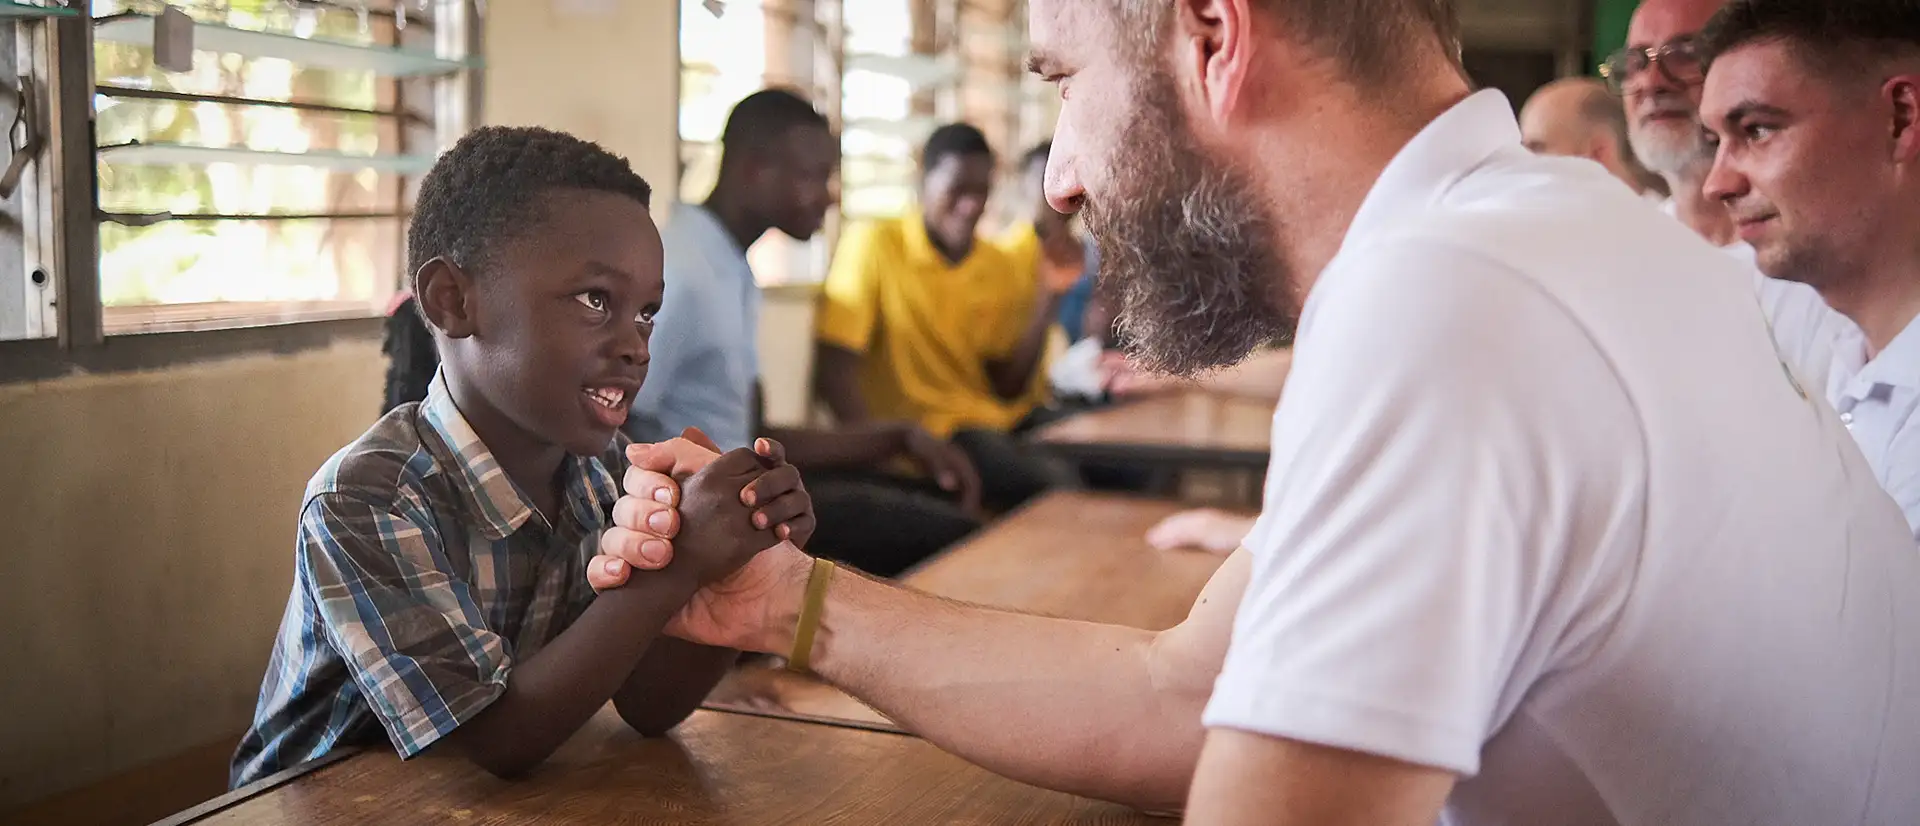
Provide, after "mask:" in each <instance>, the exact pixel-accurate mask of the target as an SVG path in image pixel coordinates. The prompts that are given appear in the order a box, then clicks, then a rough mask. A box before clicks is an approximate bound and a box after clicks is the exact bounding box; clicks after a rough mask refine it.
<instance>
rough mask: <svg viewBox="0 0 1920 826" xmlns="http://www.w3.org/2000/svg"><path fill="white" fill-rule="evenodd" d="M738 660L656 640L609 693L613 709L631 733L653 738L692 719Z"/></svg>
mask: <svg viewBox="0 0 1920 826" xmlns="http://www.w3.org/2000/svg"><path fill="white" fill-rule="evenodd" d="M739 660H740V652H738V651H735V650H733V649H731V648H714V647H712V646H706V645H697V644H695V643H690V642H687V641H685V640H677V639H674V638H672V637H661V638H659V639H657V640H654V642H653V645H651V646H649V647H648V648H647V653H646V655H645V656H642V657H641V658H640V664H639V665H636V666H634V669H633V673H632V674H630V675H629V676H628V677H627V680H626V682H625V683H623V684H621V686H620V689H619V690H618V691H616V692H615V693H614V695H613V706H614V708H616V709H619V711H620V719H622V720H625V721H627V725H630V726H632V727H633V730H634V731H637V732H640V733H641V734H642V735H644V736H647V737H659V736H661V735H663V734H666V733H667V732H668V731H669V730H671V729H672V728H673V727H674V726H677V725H680V723H681V722H682V721H684V720H686V719H687V717H688V715H691V714H693V712H694V710H695V709H698V708H699V707H700V703H701V702H702V701H704V700H705V699H706V698H707V694H709V693H711V692H712V691H713V687H714V686H715V685H717V684H719V682H720V679H721V678H722V677H725V676H726V675H727V670H728V669H731V668H732V667H733V666H734V664H735V663H737V662H739Z"/></svg>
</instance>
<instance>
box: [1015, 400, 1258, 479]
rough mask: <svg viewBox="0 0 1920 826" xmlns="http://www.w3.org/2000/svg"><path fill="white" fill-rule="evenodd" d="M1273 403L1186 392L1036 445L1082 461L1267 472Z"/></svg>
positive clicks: (1082, 424) (1079, 419)
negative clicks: (1041, 445)
mask: <svg viewBox="0 0 1920 826" xmlns="http://www.w3.org/2000/svg"><path fill="white" fill-rule="evenodd" d="M1277 403H1278V402H1277V401H1276V400H1274V399H1269V398H1264V397H1258V396H1244V395H1234V394H1228V393H1219V392H1213V391H1207V390H1183V391H1179V392H1174V393H1169V394H1166V395H1162V396H1153V397H1149V398H1145V399H1141V400H1139V401H1132V402H1123V403H1121V404H1118V405H1115V406H1113V407H1107V408H1102V409H1099V410H1093V411H1089V412H1086V413H1081V414H1078V415H1075V416H1073V417H1070V418H1068V419H1065V420H1063V421H1060V422H1057V423H1055V424H1052V425H1049V426H1047V427H1045V428H1043V429H1041V431H1040V433H1039V441H1040V442H1041V443H1042V444H1044V445H1046V446H1047V447H1048V448H1049V449H1050V450H1052V451H1053V452H1054V453H1056V454H1058V455H1060V456H1061V457H1063V458H1067V459H1073V460H1078V461H1102V462H1120V463H1126V464H1144V465H1160V466H1174V467H1194V466H1200V467H1227V468H1241V469H1253V470H1264V469H1265V468H1266V466H1267V459H1268V456H1269V454H1270V452H1271V447H1270V444H1271V440H1270V434H1271V433H1272V428H1273V409H1274V406H1275V405H1276V404H1277Z"/></svg>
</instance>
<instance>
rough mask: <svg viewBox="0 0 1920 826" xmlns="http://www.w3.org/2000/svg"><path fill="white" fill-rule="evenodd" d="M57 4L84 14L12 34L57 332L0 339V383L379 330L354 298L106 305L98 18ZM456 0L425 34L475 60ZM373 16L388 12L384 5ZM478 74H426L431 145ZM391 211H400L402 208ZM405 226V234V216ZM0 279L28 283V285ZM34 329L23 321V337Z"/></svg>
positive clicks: (28, 209)
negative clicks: (27, 50)
mask: <svg viewBox="0 0 1920 826" xmlns="http://www.w3.org/2000/svg"><path fill="white" fill-rule="evenodd" d="M57 2H60V3H62V4H63V5H65V6H66V7H68V8H74V9H75V10H77V11H79V12H80V13H79V14H78V15H76V16H58V17H45V18H31V19H25V18H23V19H19V20H17V21H16V25H17V26H19V27H22V28H21V31H22V32H23V33H26V34H22V35H16V37H17V38H18V39H19V40H20V41H21V42H22V43H23V44H25V43H29V42H30V43H31V44H32V52H31V57H30V58H29V56H28V55H26V54H23V55H22V56H21V57H20V58H19V59H18V60H17V61H16V62H17V63H19V64H20V65H21V66H22V67H24V68H26V69H27V73H25V74H23V77H27V79H29V80H31V81H32V84H33V86H34V87H35V89H36V90H37V93H36V96H35V102H36V104H38V106H37V108H38V109H39V112H38V113H37V117H36V120H37V122H38V126H39V128H40V130H41V134H42V135H43V137H44V143H43V145H42V147H41V152H40V154H39V156H38V157H36V158H35V159H34V161H33V162H32V163H31V164H29V165H28V167H27V169H28V174H27V176H26V177H25V179H24V182H23V184H22V190H23V192H24V193H25V195H24V196H23V197H25V198H27V199H29V200H30V201H31V203H23V208H22V212H23V213H24V214H23V215H22V219H21V228H20V229H21V236H22V239H21V240H22V251H21V254H22V257H23V259H24V268H23V274H24V275H26V276H27V277H28V278H34V279H36V280H35V281H34V283H39V281H38V280H37V279H39V278H44V279H45V282H46V283H45V284H44V285H43V288H45V289H50V290H51V293H52V312H51V316H52V323H53V327H54V330H53V331H52V334H51V335H39V336H34V337H26V338H17V339H11V340H4V341H0V384H6V383H10V382H19V381H42V380H47V379H54V378H59V377H61V376H67V375H74V374H81V373H97V372H117V371H122V370H145V369H154V368H159V367H166V366H172V365H176V364H183V363H195V362H201V361H208V360H216V359H224V358H232V357H236V356H242V355H248V354H260V353H283V354H284V353H292V352H299V351H304V350H310V349H315V348H324V347H329V346H333V345H334V344H337V343H341V342H343V341H368V340H373V341H377V340H379V339H380V337H381V336H382V334H383V314H382V313H381V312H380V311H379V310H378V309H375V308H373V307H371V306H369V305H368V304H367V303H366V302H359V301H355V302H352V303H353V304H355V305H357V306H358V309H357V310H355V309H350V308H347V307H344V306H341V305H340V304H339V303H334V302H261V303H260V304H261V307H260V308H261V309H265V308H267V307H266V305H273V306H272V308H271V309H272V311H271V312H268V313H244V312H234V313H229V314H226V315H224V316H223V317H221V318H218V319H212V320H205V319H201V320H195V319H192V318H191V317H189V316H190V314H189V313H183V312H180V311H178V310H177V309H176V310H174V311H169V310H168V309H167V308H168V307H174V308H179V307H180V306H181V305H165V304H156V305H148V306H140V307H126V308H110V307H106V306H105V305H104V304H103V303H102V300H101V299H102V285H101V272H100V263H101V249H100V242H99V227H100V225H101V224H102V223H104V218H103V216H104V214H105V213H104V212H103V211H102V210H101V209H100V207H99V206H98V204H99V177H98V176H99V159H98V155H97V149H98V147H97V146H96V140H97V138H96V132H95V112H94V95H95V94H96V93H97V92H98V88H97V85H96V83H97V82H96V78H95V77H94V25H95V22H94V18H93V17H92V16H91V15H90V14H89V13H88V12H89V9H90V7H91V4H90V3H88V2H87V0H57ZM461 9H462V13H461V14H460V15H458V19H456V20H452V21H445V22H437V23H436V26H435V29H434V34H433V36H434V37H435V38H453V39H454V40H453V41H452V42H453V43H455V44H460V45H463V46H464V52H463V53H464V54H466V55H469V56H470V57H471V58H473V59H476V61H477V60H481V59H484V55H485V51H484V28H485V20H484V16H483V15H482V14H481V13H480V11H479V9H478V8H477V6H476V5H475V3H473V2H472V0H463V1H462V4H461ZM372 14H375V15H380V14H385V15H387V16H392V12H384V13H383V12H378V11H375V12H372ZM26 27H31V28H30V29H29V28H26ZM443 42H444V41H443ZM28 75H30V77H29V76H28ZM483 84H484V76H483V73H482V70H481V69H480V68H479V67H478V66H475V67H472V68H468V69H465V70H461V71H459V72H456V73H454V74H452V75H448V76H445V77H443V78H441V79H440V80H439V81H438V82H436V83H434V84H433V93H432V94H433V95H434V98H435V99H434V101H433V104H432V106H431V111H433V112H435V114H436V116H435V117H434V123H433V124H432V129H433V140H434V141H435V143H436V145H437V146H445V145H447V144H448V143H450V142H451V141H452V140H454V139H457V137H458V136H459V135H460V134H462V133H464V132H465V131H466V129H467V128H468V127H469V126H471V125H476V124H479V123H482V122H484V120H483V113H482V108H481V105H482V100H483ZM422 108H424V107H422ZM395 110H396V111H395V114H396V116H397V117H398V118H399V121H398V123H399V127H400V129H401V131H402V133H403V134H404V133H405V132H406V131H407V130H408V129H409V128H418V126H419V125H418V124H409V123H408V122H407V116H406V112H405V111H404V108H403V107H399V106H396V107H395ZM444 112H453V113H454V116H453V117H445V116H441V114H440V113H444ZM403 140H404V139H403ZM403 145H404V144H403ZM417 180H418V178H417V175H416V176H412V178H411V180H409V179H408V178H405V177H403V178H400V179H399V181H400V183H399V186H400V187H401V190H402V192H404V191H405V190H406V189H408V188H409V187H411V186H412V185H414V184H417ZM401 203H403V204H404V203H405V201H404V199H403V200H402V201H401ZM395 217H401V218H404V217H405V210H404V209H402V210H401V211H400V214H398V215H396V216H395ZM401 231H402V233H403V234H404V226H403V227H402V229H401ZM402 277H404V274H402ZM0 288H4V289H21V290H23V291H26V290H28V289H29V288H28V287H27V286H26V285H25V284H20V285H14V284H8V285H4V287H0ZM244 303H251V302H221V304H225V305H228V306H231V305H234V304H244ZM234 309H240V308H234ZM26 310H27V312H28V313H30V314H31V313H37V312H41V311H42V309H36V308H35V307H32V306H29V307H27V308H26ZM114 315H121V316H122V317H123V318H124V317H127V316H139V315H145V316H151V317H155V318H156V319H158V320H157V321H155V322H153V323H146V324H140V325H138V329H127V330H125V331H122V330H118V329H112V330H111V331H110V325H109V321H110V320H111V319H112V317H113V316H114ZM161 316H174V317H173V318H159V317H161ZM35 327H36V325H35V324H32V323H29V324H27V325H26V329H27V331H28V333H29V335H31V334H32V333H33V332H34V331H35Z"/></svg>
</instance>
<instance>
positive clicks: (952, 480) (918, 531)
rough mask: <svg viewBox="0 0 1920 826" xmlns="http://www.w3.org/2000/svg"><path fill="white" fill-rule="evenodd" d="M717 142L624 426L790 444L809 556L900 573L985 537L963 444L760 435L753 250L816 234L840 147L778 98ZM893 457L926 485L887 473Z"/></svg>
mask: <svg viewBox="0 0 1920 826" xmlns="http://www.w3.org/2000/svg"><path fill="white" fill-rule="evenodd" d="M721 144H722V146H723V151H722V157H721V161H720V175H719V179H718V181H717V182H716V183H715V184H714V188H713V192H712V194H710V195H709V196H708V198H707V201H706V203H704V204H699V205H695V204H678V205H676V206H675V207H674V209H673V213H672V215H671V216H670V217H669V220H668V223H667V225H666V227H664V228H663V229H662V230H661V232H660V237H661V242H662V244H663V245H664V246H665V252H666V257H665V271H666V297H665V299H664V300H663V301H662V302H661V308H660V313H659V315H658V317H657V319H656V321H655V323H654V330H653V338H652V339H651V341H650V349H651V351H652V359H653V361H652V363H651V365H650V366H649V368H648V373H647V381H646V383H645V384H644V385H643V386H642V387H641V389H640V392H639V393H638V394H636V395H635V397H634V401H633V412H632V415H630V416H629V417H628V419H627V424H626V428H625V430H626V432H627V434H628V435H629V436H632V437H633V439H634V440H635V441H637V442H660V441H665V440H667V439H670V438H673V437H675V436H679V435H680V434H681V432H682V431H683V430H685V429H686V428H688V427H697V428H699V429H700V430H702V431H703V432H705V433H706V434H707V435H708V436H710V437H712V438H713V440H714V442H715V443H717V444H718V445H719V446H720V447H721V448H722V449H726V450H731V449H734V448H739V447H746V446H748V445H750V444H751V443H752V442H753V440H754V439H755V438H756V437H759V436H766V437H768V438H771V439H776V440H778V441H780V442H781V443H782V444H783V445H784V446H785V447H786V451H787V459H788V461H790V462H792V463H793V464H794V465H796V466H798V467H799V468H801V469H802V470H803V471H805V473H806V478H807V488H808V491H809V492H810V493H811V494H812V497H813V504H814V513H815V515H816V517H817V519H818V520H819V525H818V528H817V530H816V531H815V532H814V535H813V547H814V548H817V549H819V550H821V551H822V552H823V553H824V554H825V555H827V556H832V557H835V558H837V559H840V560H841V561H843V562H846V563H849V564H851V565H853V566H854V567H857V568H860V569H862V570H865V571H867V572H869V573H872V574H876V575H879V576H894V575H896V574H899V573H900V572H902V571H904V570H906V569H907V568H909V567H911V566H912V565H913V564H915V563H917V562H919V561H920V560H922V559H925V558H927V557H928V556H931V555H933V554H934V553H937V552H938V551H940V550H941V549H942V548H945V547H946V546H948V545H951V544H953V543H954V542H957V541H959V540H960V539H961V538H962V537H964V536H966V535H967V534H969V533H971V532H973V531H974V530H975V529H976V528H978V527H979V522H978V520H977V519H975V518H974V517H973V516H972V515H971V514H972V512H973V511H974V510H975V509H976V508H977V507H978V502H979V495H980V494H979V491H980V482H979V477H978V476H977V475H976V474H975V472H974V469H973V466H972V464H971V463H969V461H968V460H967V457H966V455H965V454H964V453H962V452H961V451H960V450H959V449H958V448H956V447H954V446H953V445H952V444H950V443H948V442H946V441H944V440H940V439H936V438H934V437H933V436H932V435H930V434H928V433H927V432H926V431H924V430H922V429H920V428H919V427H918V426H916V425H913V424H910V423H899V422H881V423H873V424H866V425H862V426H860V427H849V428H841V429H838V430H831V431H828V430H807V429H792V428H768V427H765V426H763V419H764V412H763V409H762V401H761V398H760V358H759V350H758V341H759V319H760V290H759V288H758V287H757V286H756V285H755V283H754V278H753V270H752V269H751V268H750V267H749V266H748V264H747V253H746V251H747V248H748V247H750V246H752V245H753V243H754V242H755V241H758V240H759V239H760V236H762V235H764V234H766V233H767V232H768V231H769V230H778V231H780V232H783V233H786V234H787V235H788V236H790V237H792V238H795V239H799V240H805V239H808V238H811V237H813V234H814V233H816V232H819V231H820V226H821V224H822V223H824V221H825V220H826V212H827V209H828V207H830V206H832V204H833V198H834V192H833V179H834V172H835V170H836V169H837V167H838V166H839V161H840V145H839V140H838V138H836V137H835V136H834V134H833V131H832V129H831V127H830V126H829V125H828V123H827V120H826V118H825V117H823V116H821V115H820V113H819V112H818V111H816V110H815V109H814V108H813V106H812V104H809V103H807V102H806V101H805V100H804V99H802V98H800V97H799V96H798V95H795V94H793V93H792V92H789V91H786V90H782V89H768V90H765V91H761V92H756V93H754V94H752V95H749V96H747V97H746V98H745V99H743V100H741V101H740V103H738V104H736V105H735V106H734V109H733V112H732V113H731V114H730V115H728V117H727V125H726V129H725V131H724V132H723V133H722V135H721ZM896 459H904V460H907V461H908V464H910V465H914V466H917V467H918V469H919V470H920V471H922V472H923V473H924V476H925V478H926V480H927V481H924V482H923V481H919V480H916V479H910V478H906V477H903V476H900V475H896V474H894V473H891V472H889V471H890V469H891V468H892V467H893V462H894V460H896Z"/></svg>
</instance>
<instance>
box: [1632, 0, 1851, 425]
mask: <svg viewBox="0 0 1920 826" xmlns="http://www.w3.org/2000/svg"><path fill="white" fill-rule="evenodd" d="M1725 2H1726V0H1646V2H1643V3H1641V4H1640V6H1639V7H1638V8H1636V9H1635V10H1634V13H1633V19H1632V21H1631V22H1630V24H1629V28H1628V30H1627V45H1626V46H1625V47H1623V48H1622V49H1620V50H1619V51H1617V52H1615V53H1613V54H1612V55H1609V56H1608V57H1607V59H1606V62H1605V63H1604V64H1603V65H1602V66H1601V69H1600V71H1601V74H1603V75H1605V76H1606V80H1607V83H1608V85H1609V86H1610V87H1611V88H1612V89H1613V90H1614V92H1615V93H1616V94H1619V95H1620V96H1621V98H1622V99H1623V100H1624V102H1625V110H1626V115H1627V133H1628V137H1629V138H1630V139H1631V141H1632V143H1633V148H1634V151H1635V152H1636V153H1637V154H1638V155H1639V157H1640V158H1641V160H1642V161H1643V162H1645V163H1646V165H1647V168H1649V169H1651V170H1653V171H1654V172H1655V173H1657V174H1659V175H1660V176H1661V177H1662V178H1664V179H1665V180H1666V182H1667V187H1668V189H1669V190H1670V191H1671V192H1672V193H1673V194H1672V197H1670V198H1669V199H1668V200H1667V203H1666V205H1665V208H1666V211H1667V214H1668V215H1671V216H1673V217H1674V218H1676V219H1678V220H1679V221H1680V222H1681V223H1683V224H1686V225H1687V227H1689V228H1690V229H1692V230H1693V231H1694V232H1697V233H1699V234H1700V237H1702V238H1705V239H1707V241H1708V242H1710V243H1712V244H1713V245H1714V246H1717V247H1719V248H1721V249H1722V250H1723V251H1725V252H1726V253H1727V254H1728V255H1732V256H1733V257H1735V258H1737V259H1739V260H1740V261H1741V262H1742V263H1745V264H1747V265H1749V266H1752V265H1753V263H1754V262H1753V247H1750V246H1748V245H1747V243H1746V242H1744V241H1742V240H1740V238H1739V236H1738V234H1737V233H1736V232H1735V231H1734V226H1733V219H1732V217H1731V216H1729V215H1728V214H1727V209H1726V205H1724V204H1722V203H1720V202H1719V201H1717V200H1715V199H1713V198H1710V197H1707V195H1706V194H1705V192H1704V191H1703V184H1704V183H1705V181H1706V177H1707V173H1708V172H1709V171H1711V170H1712V169H1713V148H1712V147H1711V146H1709V145H1708V144H1707V141H1706V137H1705V136H1706V130H1705V128H1704V127H1702V126H1701V124H1700V90H1701V86H1702V84H1703V83H1704V82H1705V80H1706V64H1705V62H1704V61H1703V60H1702V59H1701V51H1700V33H1701V30H1702V29H1704V28H1706V25H1707V22H1708V21H1709V20H1711V19H1712V18H1713V16H1714V14H1715V13H1716V12H1718V11H1719V10H1720V8H1721V7H1722V6H1723V5H1725ZM1753 286H1754V292H1755V293H1756V294H1757V295H1758V297H1759V300H1760V307H1761V310H1762V311H1763V312H1764V313H1765V314H1766V316H1767V319H1768V322H1769V323H1770V324H1771V325H1772V326H1773V328H1774V330H1775V331H1782V330H1785V331H1789V332H1790V334H1788V335H1782V336H1778V337H1777V339H1776V340H1777V343H1778V345H1779V348H1780V354H1781V356H1782V357H1784V358H1785V359H1786V361H1787V364H1788V365H1790V366H1791V367H1792V368H1793V371H1794V373H1795V374H1796V375H1797V376H1799V378H1800V380H1801V381H1802V382H1804V383H1805V385H1806V386H1807V387H1811V388H1814V389H1815V390H1816V391H1818V389H1819V388H1822V387H1825V386H1826V383H1827V382H1826V376H1827V368H1828V365H1829V363H1830V362H1831V361H1832V358H1833V354H1832V350H1831V349H1830V342H1831V340H1832V339H1834V338H1836V337H1838V336H1839V335H1841V334H1842V333H1843V332H1845V331H1846V330H1847V329H1849V328H1851V326H1852V325H1851V323H1850V322H1848V321H1847V320H1846V319H1845V318H1844V317H1842V316H1840V315H1839V314H1838V313H1835V312H1833V311H1832V310H1830V309H1828V308H1827V306H1826V304H1825V303H1823V302H1822V301H1821V300H1820V296H1819V294H1817V293H1815V292H1814V291H1813V290H1812V289H1810V288H1808V287H1807V286H1806V285H1804V284H1795V283H1792V282H1789V281H1781V280H1777V279H1772V278H1767V277H1764V276H1762V275H1760V273H1759V271H1758V270H1757V269H1756V270H1755V271H1754V273H1753Z"/></svg>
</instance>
